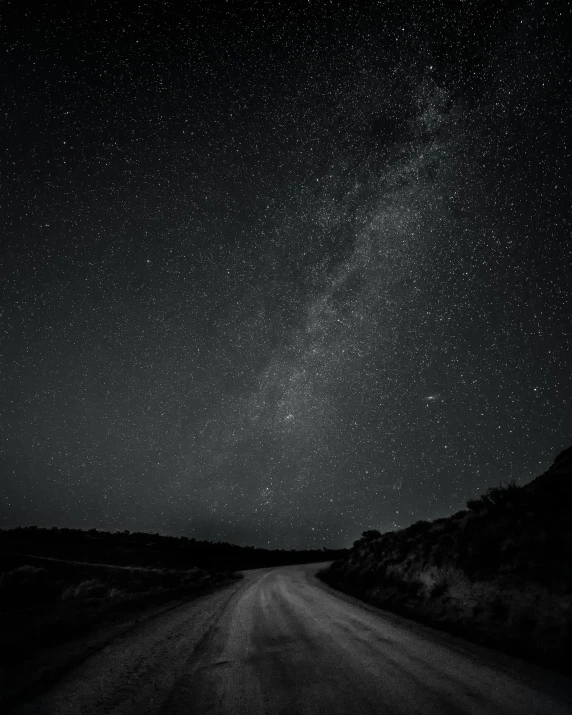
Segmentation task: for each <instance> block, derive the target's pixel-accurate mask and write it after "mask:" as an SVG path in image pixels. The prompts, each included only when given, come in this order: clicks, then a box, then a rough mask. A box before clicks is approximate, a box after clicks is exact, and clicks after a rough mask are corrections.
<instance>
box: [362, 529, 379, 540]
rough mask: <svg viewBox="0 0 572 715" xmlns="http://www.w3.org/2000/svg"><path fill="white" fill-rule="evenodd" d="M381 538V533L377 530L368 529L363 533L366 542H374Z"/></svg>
mask: <svg viewBox="0 0 572 715" xmlns="http://www.w3.org/2000/svg"><path fill="white" fill-rule="evenodd" d="M380 536H381V531H378V530H377V529H368V530H367V531H363V532H362V535H361V538H362V539H365V540H366V541H372V540H373V539H379V538H380Z"/></svg>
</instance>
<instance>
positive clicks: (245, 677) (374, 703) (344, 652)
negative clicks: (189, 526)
mask: <svg viewBox="0 0 572 715" xmlns="http://www.w3.org/2000/svg"><path fill="white" fill-rule="evenodd" d="M318 569H319V566H318V565H316V564H312V565H305V566H290V567H280V568H275V569H261V570H257V571H251V572H246V574H245V578H244V580H242V581H236V582H234V583H231V584H229V585H227V586H225V587H224V588H222V589H220V590H218V591H215V592H214V593H211V594H208V595H205V596H202V597H199V598H196V599H195V600H193V601H191V602H189V603H187V604H184V605H181V606H179V607H177V608H174V609H171V610H169V611H168V612H165V613H163V614H160V615H158V616H157V617H155V618H151V619H148V620H147V621H145V622H144V623H142V624H139V625H138V626H136V627H134V628H133V629H132V630H130V631H129V632H127V633H124V634H123V635H122V636H121V637H119V638H117V639H116V640H114V641H112V642H110V643H109V644H108V645H107V646H106V647H105V648H104V649H103V650H100V651H99V652H98V653H96V654H95V655H92V656H91V657H90V658H88V659H87V660H85V661H84V662H83V663H82V664H81V665H80V666H78V667H77V668H76V669H75V670H73V671H71V672H70V673H69V674H68V675H67V676H66V677H65V678H63V679H62V680H61V681H60V682H59V683H58V684H57V685H55V686H54V687H53V688H52V689H51V690H50V691H49V692H47V693H45V694H43V695H42V696H36V698H35V699H32V700H30V701H29V702H28V703H26V704H23V705H20V706H19V707H18V708H17V709H15V710H13V712H17V713H42V714H45V715H47V714H54V715H56V714H58V715H60V714H61V715H99V714H100V713H107V714H112V715H127V714H129V715H131V714H133V715H135V714H137V715H146V714H151V713H153V714H159V713H160V714H166V713H174V714H175V713H176V714H181V715H182V714H183V713H184V714H185V715H192V714H193V713H197V714H198V713H200V714H203V713H205V714H207V713H212V714H215V713H216V715H227V714H230V713H232V714H233V715H234V714H238V713H244V715H274V714H275V713H284V715H286V713H288V715H292V714H296V715H303V714H308V715H310V714H314V713H324V715H325V714H326V713H328V714H330V713H331V714H336V713H339V714H342V713H343V714H344V715H349V714H354V713H355V715H366V714H367V713H376V714H377V713H379V714H387V715H415V714H416V713H419V715H421V714H423V715H431V714H432V713H435V714H436V715H437V714H439V715H443V714H449V713H450V714H451V715H452V714H453V713H454V714H458V713H474V714H477V713H478V714H481V713H502V714H503V715H511V714H514V715H532V714H534V715H540V714H543V713H547V714H548V713H550V714H551V715H570V713H572V680H569V679H567V678H565V677H564V676H560V675H556V674H554V673H551V672H549V671H545V670H542V669H540V668H537V667H534V666H531V665H528V664H525V663H523V662H521V661H519V660H517V659H514V658H511V657H509V656H506V655H502V654H499V653H497V652H494V651H491V650H488V649H485V648H483V647H481V646H477V645H473V644H470V643H467V642H466V641H463V640H461V639H459V638H455V637H453V636H450V635H448V634H445V633H440V632H438V631H435V630H432V629H430V628H428V627H425V626H421V625H418V624H415V623H413V622H411V621H408V620H406V619H404V618H401V617H399V616H395V615H391V614H388V613H387V612H384V611H379V610H377V609H375V608H373V607H370V606H367V605H365V604H363V603H361V602H359V601H357V600H355V599H353V598H351V597H350V596H346V595H344V594H340V593H338V592H336V591H334V590H332V589H330V588H329V587H328V586H326V585H325V584H323V583H321V582H320V581H318V580H317V579H316V577H315V573H316V571H317V570H318Z"/></svg>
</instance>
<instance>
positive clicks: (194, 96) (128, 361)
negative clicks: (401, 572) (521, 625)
mask: <svg viewBox="0 0 572 715" xmlns="http://www.w3.org/2000/svg"><path fill="white" fill-rule="evenodd" d="M570 19H571V18H570V9H569V6H568V3H565V2H561V3H557V2H523V3H518V2H500V1H499V2H476V1H474V0H465V1H462V0H458V1H457V2H430V1H429V0H427V1H426V0H423V2H419V3H417V4H415V3H413V2H411V3H409V2H403V1H401V2H379V3H367V2H354V3H353V6H352V7H348V3H340V4H339V5H338V4H337V3H336V2H314V1H313V0H310V2H306V3H303V4H302V3H301V4H299V5H297V4H295V3H293V2H282V3H281V2H278V0H272V2H262V1H261V2H253V1H252V0H248V1H247V0H245V1H244V2H237V3H233V2H215V1H211V0H208V1H206V2H186V3H183V2H167V1H163V2H108V1H107V0H106V1H103V0H102V1H100V0H93V1H92V2H74V3H71V2H69V3H68V2H66V3H62V2H57V1H52V2H46V3H32V2H30V3H29V2H25V1H24V0H14V2H8V1H6V0H4V2H2V4H1V6H0V58H1V61H0V72H1V74H2V78H1V82H2V84H1V86H2V90H3V91H2V98H1V100H0V118H1V119H0V121H1V124H0V126H1V132H0V147H1V154H0V160H1V166H0V177H1V179H0V180H1V190H0V200H1V208H0V235H1V236H2V249H1V254H2V289H1V291H2V292H1V300H2V322H1V328H0V330H1V337H2V354H3V363H2V428H3V429H2V433H3V435H2V451H1V455H0V463H1V464H0V468H1V471H0V497H1V502H0V526H3V527H11V526H16V525H28V524H37V525H39V526H53V525H57V526H69V527H79V528H92V527H95V528H101V529H112V530H116V529H121V530H123V529H130V530H135V531H150V532H159V533H164V534H174V535H186V536H194V537H196V538H208V539H214V540H218V539H220V540H225V541H231V542H235V543H239V544H252V545H256V546H271V547H277V548H292V547H313V546H318V547H321V546H332V547H337V546H346V545H349V544H351V542H352V540H353V539H355V538H357V537H358V536H359V534H360V533H361V532H362V531H363V530H364V529H368V528H378V529H380V530H382V531H385V530H392V529H394V528H396V527H404V526H407V525H409V524H410V523H412V522H414V521H416V520H418V519H427V518H436V517H439V516H446V515H449V514H450V513H453V512H454V511H457V510H459V509H462V508H463V507H464V505H465V501H466V500H467V499H468V498H471V497H474V496H476V495H478V494H480V493H482V492H483V491H484V490H485V489H486V488H487V487H489V486H494V485H495V484H498V483H499V481H501V480H502V481H507V480H509V479H513V478H514V479H515V480H516V481H517V482H518V483H524V482H526V481H529V480H530V479H531V478H533V477H534V476H536V475H537V474H539V473H541V472H542V471H544V470H545V469H546V468H547V467H548V466H549V465H550V464H551V462H552V460H553V458H554V456H555V455H556V454H557V453H558V452H559V451H561V450H562V449H564V448H565V447H568V446H570V445H571V444H572V406H571V395H572V370H571V366H572V318H571V315H572V240H571V236H570V213H571V212H570V189H571V186H570V183H571V182H570V164H569V156H568V157H567V150H568V149H567V146H566V139H567V136H566V135H567V131H569V118H570V116H571V109H572V107H571V102H570V94H571V93H570V77H571V76H572V68H571V65H570V61H569V59H570V58H569V49H568V48H569V38H567V37H566V34H565V25H566V24H567V23H568V22H570Z"/></svg>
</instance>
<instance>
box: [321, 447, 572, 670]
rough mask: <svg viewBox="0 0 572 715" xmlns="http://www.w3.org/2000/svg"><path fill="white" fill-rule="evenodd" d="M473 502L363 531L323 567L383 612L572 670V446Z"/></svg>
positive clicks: (334, 582) (328, 576)
mask: <svg viewBox="0 0 572 715" xmlns="http://www.w3.org/2000/svg"><path fill="white" fill-rule="evenodd" d="M467 507H468V509H467V510H465V511H460V512H458V513H457V514H454V515H453V516H451V517H448V518H443V519H436V520H435V521H433V522H427V521H419V522H417V523H415V524H413V525H412V526H409V527H408V528H406V529H402V530H400V531H396V532H388V533H384V534H381V533H380V532H378V531H375V530H370V531H366V532H364V533H363V536H362V538H361V539H359V540H358V541H356V542H355V543H354V546H353V548H352V549H351V550H350V551H349V553H348V554H347V555H346V556H345V557H343V558H342V559H339V560H337V561H335V562H334V563H333V564H332V565H331V567H330V568H329V569H328V570H326V571H325V572H323V573H322V574H321V577H322V578H323V579H324V580H326V581H327V582H328V583H330V584H332V585H335V586H337V587H338V588H341V589H342V590H345V591H348V592H350V593H353V594H354V595H357V596H359V597H361V598H363V599H365V600H367V601H369V602H370V603H373V604H375V605H378V606H380V607H382V608H384V609H387V610H391V611H395V612H398V613H401V614H404V615H407V616H410V617H412V618H415V619H417V620H421V621H423V622H426V623H430V624H432V625H435V626H438V627H442V628H444V629H446V630H449V631H452V632H455V633H458V634H462V635H464V636H465V637H468V638H470V639H472V640H476V641H477V642H482V643H486V644H488V645H491V646H495V647H498V648H499V649H501V650H505V651H507V652H512V653H514V654H517V655H520V656H523V657H528V658H529V659H532V660H535V661H537V662H541V663H543V664H545V665H549V666H551V667H555V668H559V669H564V670H565V671H566V672H572V671H571V670H570V666H567V665H565V663H566V662H567V661H568V658H567V655H568V654H569V652H570V649H571V647H572V561H571V560H570V549H571V547H572V519H571V517H570V515H571V511H572V510H571V507H572V448H570V449H567V450H565V451H564V452H562V453H561V454H559V455H558V456H557V457H556V460H555V461H554V464H553V465H552V467H551V468H550V469H549V470H548V471H547V472H546V473H545V474H542V475H540V476H539V477H537V478H536V479H534V480H533V481H532V482H530V483H528V484H525V485H524V486H518V485H516V484H514V483H510V484H507V485H504V486H502V485H501V486H499V487H493V488H491V489H489V490H488V492H487V493H486V494H484V495H483V496H482V497H481V498H480V499H473V500H470V501H469V502H468V503H467Z"/></svg>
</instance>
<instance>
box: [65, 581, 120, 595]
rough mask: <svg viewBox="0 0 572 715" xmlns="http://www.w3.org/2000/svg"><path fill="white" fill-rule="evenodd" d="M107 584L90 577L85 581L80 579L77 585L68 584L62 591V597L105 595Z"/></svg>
mask: <svg viewBox="0 0 572 715" xmlns="http://www.w3.org/2000/svg"><path fill="white" fill-rule="evenodd" d="M108 588H109V586H108V585H107V584H105V583H103V582H102V581H99V580H98V579H95V578H91V579H88V580H86V581H82V582H81V583H79V584H77V586H68V588H66V589H65V590H64V592H63V593H62V596H61V597H62V599H63V600H68V599H75V598H100V597H101V596H105V594H106V593H107V591H108Z"/></svg>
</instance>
